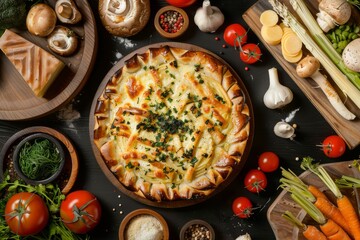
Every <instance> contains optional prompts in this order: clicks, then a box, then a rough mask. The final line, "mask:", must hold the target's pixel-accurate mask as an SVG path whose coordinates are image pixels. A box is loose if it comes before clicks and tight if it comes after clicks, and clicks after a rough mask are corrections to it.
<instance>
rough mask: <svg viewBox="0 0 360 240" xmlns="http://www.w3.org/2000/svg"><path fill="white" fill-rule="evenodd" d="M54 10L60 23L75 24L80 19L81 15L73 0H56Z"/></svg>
mask: <svg viewBox="0 0 360 240" xmlns="http://www.w3.org/2000/svg"><path fill="white" fill-rule="evenodd" d="M55 12H56V16H57V17H58V19H59V21H60V22H62V23H68V24H76V23H78V22H80V21H81V19H82V15H81V13H80V11H79V9H78V8H77V6H76V4H75V2H74V1H73V0H57V2H56V4H55Z"/></svg>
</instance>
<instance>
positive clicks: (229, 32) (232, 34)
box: [224, 23, 247, 47]
mask: <svg viewBox="0 0 360 240" xmlns="http://www.w3.org/2000/svg"><path fill="white" fill-rule="evenodd" d="M224 40H225V42H226V43H227V44H229V45H230V46H233V47H234V46H236V47H239V46H241V45H244V44H245V43H246V41H247V31H246V30H245V28H244V27H243V26H241V25H240V24H238V23H233V24H231V25H229V26H227V27H226V28H225V31H224Z"/></svg>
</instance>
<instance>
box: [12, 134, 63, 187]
mask: <svg viewBox="0 0 360 240" xmlns="http://www.w3.org/2000/svg"><path fill="white" fill-rule="evenodd" d="M61 161H62V158H61V156H60V153H59V150H58V149H57V148H56V146H55V145H54V144H53V143H52V142H50V141H49V140H48V139H35V141H34V142H26V143H25V144H24V146H23V147H22V148H21V150H20V154H19V165H20V169H21V171H22V172H23V173H24V174H25V175H26V176H27V177H28V178H30V179H32V180H42V179H47V178H49V177H50V176H52V175H54V173H55V172H56V171H57V170H58V169H59V167H60V163H61Z"/></svg>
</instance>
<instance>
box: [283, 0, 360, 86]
mask: <svg viewBox="0 0 360 240" xmlns="http://www.w3.org/2000/svg"><path fill="white" fill-rule="evenodd" d="M290 4H291V6H292V7H293V8H294V10H295V11H296V13H297V14H298V15H299V17H300V18H301V20H302V21H303V23H304V24H305V26H306V27H307V29H308V30H309V32H310V34H311V36H312V37H313V38H314V40H315V42H317V44H318V45H319V47H320V48H321V49H322V50H323V51H324V52H325V53H326V54H327V55H328V57H329V58H330V59H331V61H333V63H335V65H336V66H337V67H338V68H339V69H340V71H341V72H342V73H343V74H345V75H346V76H347V77H348V79H349V80H350V81H351V82H352V83H353V84H354V85H355V86H356V87H357V88H358V89H359V90H360V73H358V72H354V71H352V70H350V69H348V68H347V67H346V66H345V64H344V62H343V60H342V57H341V56H340V54H339V53H338V52H337V51H336V50H335V48H334V47H333V46H332V45H331V43H330V41H329V39H328V38H327V37H326V35H325V34H324V32H323V31H322V30H321V28H320V27H319V24H318V23H317V22H316V20H315V18H314V17H313V16H312V14H311V12H310V10H309V9H308V7H307V6H306V5H305V3H304V1H303V0H290Z"/></svg>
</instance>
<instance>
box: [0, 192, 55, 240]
mask: <svg viewBox="0 0 360 240" xmlns="http://www.w3.org/2000/svg"><path fill="white" fill-rule="evenodd" d="M5 221H6V223H7V224H8V226H9V228H10V230H11V231H12V232H13V233H15V234H17V235H20V236H29V235H34V234H37V233H39V232H41V230H43V229H44V228H45V227H46V225H47V223H48V221H49V211H48V208H47V206H46V204H45V202H44V200H43V199H42V198H41V197H40V196H39V195H36V194H35V193H29V192H20V193H17V194H15V195H13V196H12V197H10V199H9V200H8V201H7V203H6V206H5Z"/></svg>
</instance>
